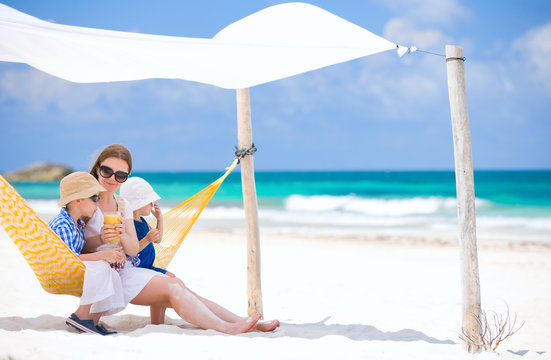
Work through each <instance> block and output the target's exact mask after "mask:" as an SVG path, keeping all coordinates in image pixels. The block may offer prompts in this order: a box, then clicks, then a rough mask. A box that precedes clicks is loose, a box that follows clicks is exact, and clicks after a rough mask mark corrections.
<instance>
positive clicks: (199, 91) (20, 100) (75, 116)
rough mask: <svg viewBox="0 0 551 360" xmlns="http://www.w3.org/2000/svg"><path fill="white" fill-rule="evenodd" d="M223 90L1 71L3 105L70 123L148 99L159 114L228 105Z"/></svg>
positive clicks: (23, 69)
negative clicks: (74, 80) (83, 80)
mask: <svg viewBox="0 0 551 360" xmlns="http://www.w3.org/2000/svg"><path fill="white" fill-rule="evenodd" d="M223 91H224V90H221V89H217V88H214V87H212V86H205V85H201V84H195V83H190V82H185V81H179V80H149V81H147V80H146V81H138V82H115V83H95V84H77V83H72V82H69V81H65V80H61V79H58V78H56V77H53V76H50V75H48V74H45V73H43V72H41V71H37V70H35V69H32V68H28V67H19V66H17V67H13V66H12V67H8V69H6V70H4V71H0V102H6V101H13V102H15V104H16V106H18V108H19V109H21V111H23V112H26V113H29V114H40V113H41V112H46V111H51V110H52V109H56V110H57V111H58V112H59V114H60V115H64V116H65V117H66V118H67V119H70V121H101V120H102V119H106V118H113V117H114V116H116V112H117V111H118V110H117V109H123V108H124V105H126V104H129V103H132V102H134V101H137V100H136V99H140V98H143V99H147V100H154V101H156V106H157V107H158V109H159V110H160V111H167V112H170V111H171V109H173V108H174V106H178V107H179V108H181V106H182V105H184V106H191V107H205V106H207V105H208V106H222V105H223V106H227V105H228V104H227V100H226V99H227V97H224V96H223V95H222V94H223Z"/></svg>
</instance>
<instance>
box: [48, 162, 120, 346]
mask: <svg viewBox="0 0 551 360" xmlns="http://www.w3.org/2000/svg"><path fill="white" fill-rule="evenodd" d="M102 191H105V189H104V188H103V187H102V186H101V185H100V184H99V183H98V181H97V180H96V179H95V178H94V177H93V176H92V175H90V174H89V173H86V172H74V173H72V174H69V175H67V176H66V177H64V178H63V179H62V180H61V183H60V184H59V193H60V199H59V206H61V207H62V208H61V211H60V213H59V214H58V215H57V216H56V217H54V218H53V219H52V220H51V221H50V222H49V223H48V225H49V226H50V228H52V230H53V231H54V232H55V233H56V234H57V235H58V236H59V237H60V238H61V240H63V242H64V243H65V244H66V245H67V246H68V247H69V249H71V251H72V252H73V253H75V254H76V255H77V256H78V257H79V258H80V259H81V260H82V261H83V263H84V265H85V266H86V270H85V273H84V284H83V288H82V296H81V299H80V306H79V307H78V309H77V310H76V311H75V312H74V313H73V314H71V316H69V318H67V320H66V322H65V323H66V324H67V325H69V326H71V327H73V328H75V329H77V330H78V331H80V332H86V333H94V334H100V335H108V334H114V333H116V332H114V331H108V330H107V329H105V327H104V326H103V325H102V324H99V318H100V317H101V316H102V315H107V314H114V313H116V312H118V311H121V310H123V309H124V308H125V307H126V304H125V302H124V296H123V290H122V285H121V280H120V277H119V275H118V274H117V272H116V271H115V270H114V269H112V268H111V266H110V265H109V264H110V263H114V262H117V261H121V260H122V257H124V255H123V254H122V253H121V252H120V249H121V248H114V249H109V250H104V251H99V252H95V253H91V254H81V251H82V248H83V246H84V226H85V225H84V221H83V220H82V218H83V217H91V216H92V215H93V214H94V212H95V211H96V208H97V201H98V199H99V193H100V192H102Z"/></svg>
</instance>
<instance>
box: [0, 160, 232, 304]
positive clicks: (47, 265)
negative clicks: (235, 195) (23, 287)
mask: <svg viewBox="0 0 551 360" xmlns="http://www.w3.org/2000/svg"><path fill="white" fill-rule="evenodd" d="M237 163H238V160H237V159H235V160H234V162H233V163H232V165H231V166H230V167H229V168H228V169H227V171H226V173H225V174H224V175H222V176H221V177H220V178H219V179H217V180H216V181H214V182H213V183H212V184H210V185H209V186H207V187H206V188H204V189H203V190H201V191H200V192H198V193H197V194H195V195H193V196H192V197H190V198H189V199H187V200H186V201H184V202H183V203H181V204H180V205H178V206H177V207H175V208H174V209H172V210H170V211H168V212H167V213H166V214H164V215H163V222H164V234H163V241H162V242H160V243H159V244H155V252H156V260H155V264H154V265H155V266H157V267H161V268H166V266H167V265H168V264H169V263H170V261H171V260H172V257H173V256H174V254H175V253H176V251H177V250H178V248H179V247H180V244H181V243H182V241H183V240H184V238H185V237H186V235H187V233H188V232H189V230H190V229H191V227H192V226H193V224H194V223H195V221H196V220H197V218H198V217H199V215H200V214H201V212H202V211H203V209H204V208H205V206H207V204H208V202H209V201H210V199H211V198H212V196H213V195H214V193H215V192H216V190H218V188H219V187H220V185H221V184H222V182H223V181H224V180H225V179H226V177H227V176H228V175H229V174H230V173H231V172H232V171H233V169H234V168H235V166H236V165H237ZM0 190H1V194H0V225H2V226H3V227H4V230H5V231H6V233H7V234H8V235H9V236H10V238H11V239H12V240H13V242H14V243H15V245H16V246H17V247H18V248H19V251H21V254H23V256H24V257H25V260H26V261H27V262H28V263H29V265H30V266H31V269H32V270H33V272H34V273H35V275H36V277H37V278H38V281H39V282H40V284H41V285H42V287H43V288H44V290H46V291H47V292H49V293H52V294H66V295H74V296H81V295H82V282H83V280H84V269H85V267H84V264H83V263H82V261H80V259H79V258H78V257H77V256H76V255H75V254H74V253H73V252H72V251H71V250H69V247H68V246H67V245H65V243H64V242H63V241H62V240H61V239H60V238H59V237H58V236H57V235H56V233H54V232H53V231H52V229H50V227H49V226H48V225H47V224H46V223H45V222H44V221H42V219H40V217H38V215H37V214H36V213H35V212H34V210H33V209H32V208H31V207H30V206H29V205H28V204H27V202H26V201H25V200H24V199H23V198H22V197H21V196H20V195H19V194H18V193H17V192H16V191H15V189H14V188H13V187H12V186H11V185H10V184H9V183H8V182H7V181H6V180H5V179H4V178H3V177H2V176H0Z"/></svg>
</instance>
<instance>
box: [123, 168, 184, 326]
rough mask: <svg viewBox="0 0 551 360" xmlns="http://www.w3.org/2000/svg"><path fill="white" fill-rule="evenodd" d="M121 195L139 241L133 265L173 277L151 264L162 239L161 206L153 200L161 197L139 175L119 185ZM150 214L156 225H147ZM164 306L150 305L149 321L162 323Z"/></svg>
mask: <svg viewBox="0 0 551 360" xmlns="http://www.w3.org/2000/svg"><path fill="white" fill-rule="evenodd" d="M120 192H121V197H123V198H124V199H125V200H126V201H128V202H129V203H130V206H131V207H132V209H135V210H134V226H135V227H136V235H137V236H138V240H139V243H140V247H139V250H138V251H139V252H138V255H137V256H136V257H135V258H134V260H133V262H134V265H135V266H137V267H142V268H146V269H151V270H155V271H158V272H160V273H163V274H165V275H167V276H170V277H175V275H174V274H173V273H171V272H170V271H166V270H165V269H161V268H158V267H155V266H153V263H154V262H155V247H154V246H153V243H159V242H161V240H162V239H163V214H162V213H161V207H160V206H159V205H158V204H155V201H157V200H159V199H160V198H161V197H160V196H159V195H158V194H157V193H156V192H155V190H153V188H152V187H151V185H149V183H148V182H147V181H145V180H144V179H142V178H141V177H137V176H133V177H131V178H129V179H128V180H127V181H126V182H125V183H124V184H123V185H122V186H121V190H120ZM150 214H152V215H153V216H154V217H155V218H156V219H157V226H156V227H155V228H152V227H151V226H149V224H148V223H147V221H146V220H145V219H144V216H148V215H150ZM165 311H166V308H163V307H156V306H151V323H152V324H164V318H165Z"/></svg>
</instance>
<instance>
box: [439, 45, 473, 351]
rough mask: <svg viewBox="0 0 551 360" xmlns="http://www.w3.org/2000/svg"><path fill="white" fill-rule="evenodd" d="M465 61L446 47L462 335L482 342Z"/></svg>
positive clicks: (453, 48) (459, 52) (460, 51)
mask: <svg viewBox="0 0 551 360" xmlns="http://www.w3.org/2000/svg"><path fill="white" fill-rule="evenodd" d="M464 62H465V59H464V58H463V49H462V48H461V47H459V46H453V45H446V64H447V65H446V66H447V72H448V92H449V97H450V111H451V119H452V129H453V150H454V157H455V182H456V188H457V217H458V221H459V247H460V253H461V260H460V262H461V287H462V300H463V301H462V302H463V309H462V310H463V314H462V316H463V321H462V325H461V326H462V328H463V332H464V333H465V334H467V335H468V336H469V337H470V338H472V339H479V338H480V334H481V328H480V323H479V319H480V279H479V275H478V253H477V248H476V216H475V195H474V174H473V160H472V153H471V130H470V127H469V115H468V113H467V93H466V90H465V64H464ZM463 345H464V348H465V349H466V350H467V351H468V352H470V353H477V352H480V351H481V348H480V346H476V345H474V344H469V343H467V342H465V343H464V344H463Z"/></svg>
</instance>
